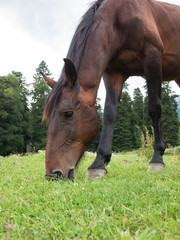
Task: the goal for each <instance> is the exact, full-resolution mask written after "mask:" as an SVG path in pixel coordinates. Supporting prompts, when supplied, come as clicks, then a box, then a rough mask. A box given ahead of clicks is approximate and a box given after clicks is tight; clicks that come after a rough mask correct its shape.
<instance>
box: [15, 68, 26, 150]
mask: <svg viewBox="0 0 180 240" xmlns="http://www.w3.org/2000/svg"><path fill="white" fill-rule="evenodd" d="M12 74H13V75H15V76H16V77H17V78H18V80H19V86H20V98H21V102H22V104H23V110H22V116H23V120H22V134H23V138H24V147H23V152H25V151H26V145H27V144H29V143H30V133H29V107H28V96H29V91H28V89H27V84H26V81H25V78H24V77H23V74H22V73H21V72H16V71H12Z"/></svg>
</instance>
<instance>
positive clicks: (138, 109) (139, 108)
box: [133, 88, 144, 131]
mask: <svg viewBox="0 0 180 240" xmlns="http://www.w3.org/2000/svg"><path fill="white" fill-rule="evenodd" d="M133 109H134V113H135V122H136V125H137V126H138V127H139V128H140V130H141V131H142V130H143V125H144V117H143V110H144V102H143V95H142V93H141V90H140V89H139V88H136V89H134V92H133Z"/></svg>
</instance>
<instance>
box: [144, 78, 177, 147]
mask: <svg viewBox="0 0 180 240" xmlns="http://www.w3.org/2000/svg"><path fill="white" fill-rule="evenodd" d="M176 97H177V95H175V94H174V92H173V91H172V89H171V87H170V85H169V83H167V82H165V83H163V84H162V91H161V100H162V114H161V129H162V135H163V139H164V142H165V144H166V146H167V145H168V144H170V145H172V146H177V145H178V144H179V137H178V132H179V131H178V129H179V124H178V113H177V107H178V104H177V102H176ZM144 102H145V103H144V106H145V108H144V124H145V126H146V127H147V129H148V130H149V132H150V134H151V133H152V131H151V129H152V127H151V126H152V120H151V118H150V117H149V114H148V108H147V102H148V98H147V97H145V100H144Z"/></svg>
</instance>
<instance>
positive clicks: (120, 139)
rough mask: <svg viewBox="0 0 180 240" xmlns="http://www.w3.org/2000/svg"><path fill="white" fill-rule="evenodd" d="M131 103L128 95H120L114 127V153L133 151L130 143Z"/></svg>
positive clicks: (131, 136) (125, 93)
mask: <svg viewBox="0 0 180 240" xmlns="http://www.w3.org/2000/svg"><path fill="white" fill-rule="evenodd" d="M131 120H132V101H131V97H130V95H129V94H128V93H127V92H126V91H125V92H123V93H122V97H121V101H120V104H119V107H118V118H117V121H116V124H115V127H114V135H113V146H112V150H113V151H115V152H119V151H124V150H131V149H133V143H132V138H133V134H132V131H133V130H132V129H133V126H132V125H131V123H132V122H131Z"/></svg>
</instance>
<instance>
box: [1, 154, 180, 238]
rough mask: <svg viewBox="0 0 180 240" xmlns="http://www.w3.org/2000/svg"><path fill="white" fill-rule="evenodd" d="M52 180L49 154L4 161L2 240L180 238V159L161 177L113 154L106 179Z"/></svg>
mask: <svg viewBox="0 0 180 240" xmlns="http://www.w3.org/2000/svg"><path fill="white" fill-rule="evenodd" d="M93 159H94V157H93V156H85V157H84V158H83V159H82V162H81V163H80V165H79V167H78V169H77V171H76V176H77V178H76V180H75V181H74V182H72V181H69V180H60V181H47V180H45V178H44V153H43V152H40V153H39V154H35V155H29V156H24V157H20V156H16V155H12V156H10V157H8V158H3V157H0V239H108V240H111V239H112V240H115V239H118V240H119V239H139V240H142V239H155V240H156V239H173V240H174V239H180V219H179V216H180V186H179V183H180V182H179V180H180V179H179V176H180V161H179V160H178V158H177V157H176V156H165V157H164V159H165V163H166V168H165V170H164V171H163V172H161V173H149V172H147V168H148V163H147V162H145V161H141V159H138V156H137V155H136V154H135V153H127V154H122V155H118V156H113V158H112V161H111V162H110V164H109V165H108V167H107V170H108V172H109V173H108V174H107V175H106V177H104V178H102V179H96V180H91V179H86V174H87V168H88V166H89V165H90V164H91V163H92V162H93Z"/></svg>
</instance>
